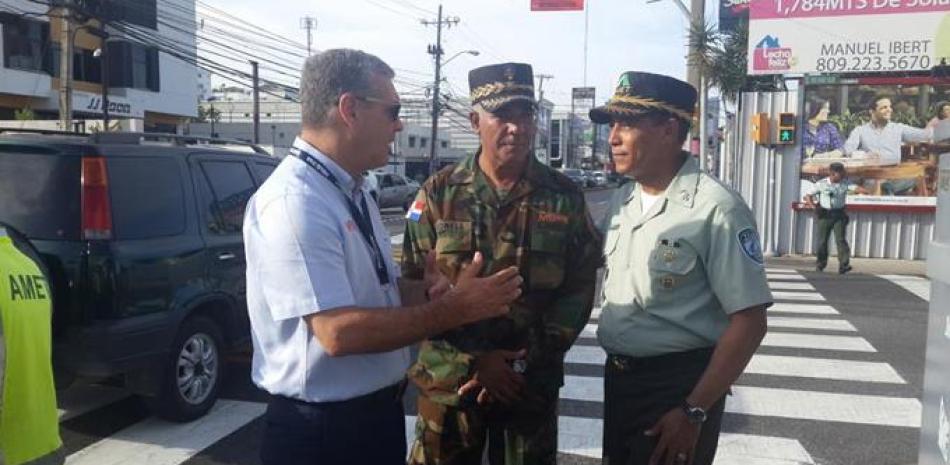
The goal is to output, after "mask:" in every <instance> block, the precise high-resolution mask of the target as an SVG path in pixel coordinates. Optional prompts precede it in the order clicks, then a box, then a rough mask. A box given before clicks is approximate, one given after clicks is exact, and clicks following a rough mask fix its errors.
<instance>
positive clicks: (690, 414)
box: [683, 400, 706, 425]
mask: <svg viewBox="0 0 950 465" xmlns="http://www.w3.org/2000/svg"><path fill="white" fill-rule="evenodd" d="M683 412H684V413H686V419H687V420H689V422H690V423H692V424H694V425H701V424H702V423H703V422H705V421H706V411H705V410H703V409H702V407H694V406H692V405H690V404H689V402H687V401H685V400H684V401H683Z"/></svg>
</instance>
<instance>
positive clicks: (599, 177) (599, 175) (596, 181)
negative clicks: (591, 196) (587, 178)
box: [591, 170, 607, 187]
mask: <svg viewBox="0 0 950 465" xmlns="http://www.w3.org/2000/svg"><path fill="white" fill-rule="evenodd" d="M591 184H593V185H594V187H606V186H607V172H606V171H600V170H598V171H593V172H591Z"/></svg>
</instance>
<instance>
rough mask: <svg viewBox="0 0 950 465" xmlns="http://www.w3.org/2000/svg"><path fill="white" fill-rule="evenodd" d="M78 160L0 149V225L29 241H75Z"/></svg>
mask: <svg viewBox="0 0 950 465" xmlns="http://www.w3.org/2000/svg"><path fill="white" fill-rule="evenodd" d="M80 162H81V158H80V157H75V156H67V155H60V154H58V153H57V152H56V151H53V150H51V149H46V148H42V147H32V146H19V145H5V144H4V145H0V179H2V181H0V221H3V222H5V223H8V224H10V225H12V226H13V227H14V228H17V229H18V230H20V232H22V233H23V234H24V235H26V236H27V237H29V238H30V239H50V240H77V239H79V230H80V229H81V226H80V222H81V220H80V203H79V198H80V192H81V187H80V184H79V178H80Z"/></svg>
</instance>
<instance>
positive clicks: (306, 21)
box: [300, 16, 317, 56]
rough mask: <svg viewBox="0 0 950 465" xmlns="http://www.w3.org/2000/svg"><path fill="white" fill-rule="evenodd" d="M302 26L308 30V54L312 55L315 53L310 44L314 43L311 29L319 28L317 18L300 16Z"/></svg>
mask: <svg viewBox="0 0 950 465" xmlns="http://www.w3.org/2000/svg"><path fill="white" fill-rule="evenodd" d="M300 28H301V29H306V30H307V56H310V55H312V54H313V52H311V51H310V45H311V44H312V43H313V37H312V35H311V31H312V30H314V29H316V28H317V18H314V17H312V16H304V17H303V18H300Z"/></svg>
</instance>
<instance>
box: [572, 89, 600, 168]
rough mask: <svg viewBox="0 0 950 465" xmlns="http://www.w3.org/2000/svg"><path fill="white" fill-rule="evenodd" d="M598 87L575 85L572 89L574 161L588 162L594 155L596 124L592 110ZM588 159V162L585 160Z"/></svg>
mask: <svg viewBox="0 0 950 465" xmlns="http://www.w3.org/2000/svg"><path fill="white" fill-rule="evenodd" d="M595 93H596V88H594V87H574V88H573V89H571V113H572V114H573V116H574V117H573V118H571V131H572V132H571V143H572V144H571V145H572V147H573V149H572V152H573V154H574V160H575V161H574V163H579V164H587V163H590V159H591V158H592V157H593V156H594V124H593V123H592V122H591V120H590V110H591V109H592V108H594V99H595ZM585 160H586V162H585Z"/></svg>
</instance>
